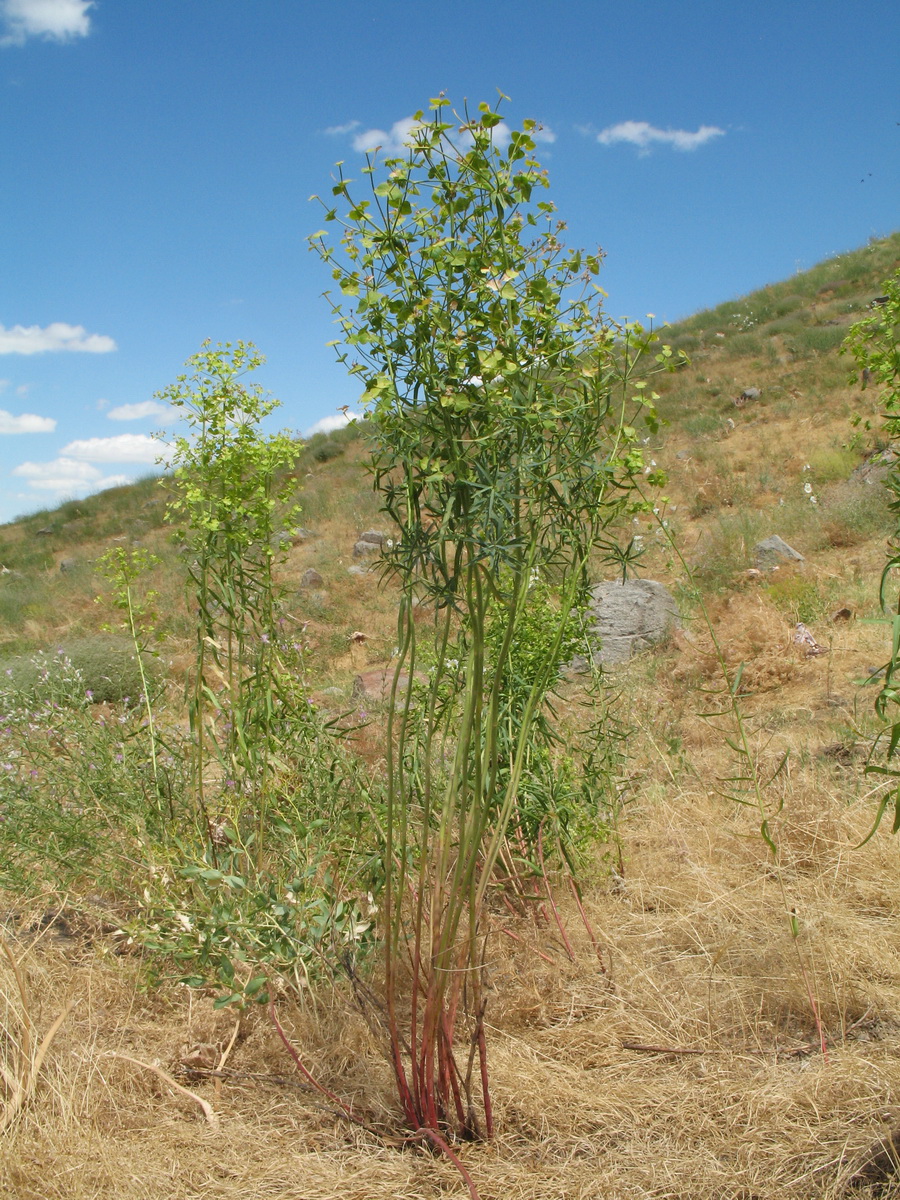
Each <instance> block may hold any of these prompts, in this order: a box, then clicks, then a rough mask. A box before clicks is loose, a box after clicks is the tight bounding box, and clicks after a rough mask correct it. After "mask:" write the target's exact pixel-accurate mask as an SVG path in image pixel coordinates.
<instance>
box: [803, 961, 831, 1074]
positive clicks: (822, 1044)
mask: <svg viewBox="0 0 900 1200" xmlns="http://www.w3.org/2000/svg"><path fill="white" fill-rule="evenodd" d="M800 972H801V974H802V975H803V982H804V983H805V984H806V995H807V999H808V1000H809V1006H810V1008H811V1009H812V1015H813V1020H814V1021H815V1023H816V1033H818V1035H819V1048H820V1049H821V1051H822V1058H823V1059H824V1060H825V1062H826V1064H827V1063H828V1042H827V1041H826V1039H825V1030H824V1028H823V1026H822V1018H821V1017H820V1016H819V1006H818V1004H817V1003H816V997H815V995H814V994H813V990H812V985H811V984H810V982H809V975H808V974H807V972H806V967H805V965H804V964H803V962H801V963H800Z"/></svg>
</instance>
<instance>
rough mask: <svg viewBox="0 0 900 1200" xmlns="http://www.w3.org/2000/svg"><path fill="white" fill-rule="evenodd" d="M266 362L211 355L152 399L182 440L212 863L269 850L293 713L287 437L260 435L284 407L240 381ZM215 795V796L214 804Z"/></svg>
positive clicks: (182, 515) (199, 357)
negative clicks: (285, 608) (276, 766)
mask: <svg viewBox="0 0 900 1200" xmlns="http://www.w3.org/2000/svg"><path fill="white" fill-rule="evenodd" d="M263 362H264V359H263V357H262V355H261V354H260V353H259V352H258V351H257V350H256V348H255V347H254V346H253V345H252V344H251V343H244V342H238V343H236V344H235V345H232V344H231V343H226V344H225V345H224V346H222V345H219V346H216V347H212V346H211V345H210V343H209V342H208V341H207V342H204V344H203V348H202V349H201V351H200V353H199V354H195V355H194V356H193V357H192V358H191V359H189V360H188V364H187V365H188V366H189V367H191V368H193V374H192V375H190V376H187V375H180V376H179V377H178V380H177V381H176V382H175V383H174V384H172V385H171V386H170V387H168V388H166V389H165V390H164V391H162V392H160V393H158V397H159V399H161V400H163V401H165V402H166V403H167V404H169V405H171V406H172V407H173V408H174V409H175V411H176V412H177V413H178V415H179V417H180V418H181V420H182V422H183V423H184V424H185V425H186V426H187V430H188V432H187V433H185V434H182V435H180V436H178V437H176V438H175V440H174V451H173V454H172V461H171V465H172V466H173V467H174V477H175V482H176V486H177V489H178V491H177V495H176V498H175V499H174V500H173V502H172V503H171V505H170V506H169V510H168V514H167V515H168V517H169V519H171V520H174V521H176V522H178V523H180V524H181V525H182V532H181V536H182V539H183V544H184V547H185V554H184V557H185V562H186V564H187V573H188V580H189V584H190V589H191V592H192V603H193V606H195V611H196V614H197V621H196V642H195V662H194V669H193V671H192V673H191V678H190V684H189V712H190V721H191V729H192V732H193V736H194V739H195V749H196V755H195V794H196V796H197V802H198V805H199V808H200V812H201V814H202V818H203V822H204V824H205V826H206V829H207V832H208V835H209V842H210V852H211V856H212V859H213V861H214V862H216V861H217V859H218V857H219V848H220V847H222V848H226V849H227V848H228V847H229V846H230V845H235V844H240V845H241V846H242V847H243V848H244V849H249V847H250V846H251V845H253V846H255V850H254V854H255V856H256V857H257V860H258V861H261V856H262V855H263V852H264V835H265V816H266V804H267V782H268V775H269V771H270V767H271V765H272V754H273V750H274V746H275V742H276V740H277V739H276V733H277V730H278V728H279V726H280V725H281V724H283V722H284V721H285V720H286V719H288V718H289V717H290V715H291V709H292V706H293V701H294V698H295V697H294V693H293V691H292V687H291V682H290V678H291V677H290V674H289V672H288V670H287V669H286V667H285V665H284V663H283V656H282V647H281V641H282V639H281V637H280V626H279V620H280V617H281V616H282V614H281V610H280V591H279V586H278V584H277V581H276V578H275V568H276V566H277V564H278V562H279V561H280V560H281V559H283V557H284V546H285V539H284V538H283V537H279V535H280V534H284V532H285V531H286V528H287V526H288V524H289V523H291V522H292V521H293V520H294V519H295V516H296V512H297V510H296V509H295V508H293V507H291V506H290V504H289V500H290V496H291V492H292V488H293V480H292V479H291V477H290V475H289V473H288V469H289V468H290V467H291V466H292V465H293V463H294V462H295V460H296V458H297V454H298V449H299V448H298V445H297V443H296V441H295V440H294V439H293V438H292V437H290V436H289V435H288V434H287V433H276V434H271V435H266V434H264V433H263V432H262V431H261V429H260V425H261V422H263V421H264V420H265V419H266V418H267V417H269V416H270V415H271V414H272V413H273V412H274V411H275V409H276V408H277V407H278V406H279V402H278V401H277V400H275V399H274V398H272V397H270V396H268V395H266V394H265V393H264V392H263V390H262V388H261V387H260V386H259V385H258V384H251V385H247V384H246V383H244V382H243V378H244V376H245V375H247V374H248V373H249V372H252V371H254V370H256V369H257V368H258V367H259V366H261V365H262V363H263ZM211 793H212V794H211Z"/></svg>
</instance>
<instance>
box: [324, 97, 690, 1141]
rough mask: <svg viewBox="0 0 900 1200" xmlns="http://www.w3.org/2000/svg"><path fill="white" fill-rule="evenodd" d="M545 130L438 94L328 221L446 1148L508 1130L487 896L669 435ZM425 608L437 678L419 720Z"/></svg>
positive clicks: (426, 1086)
mask: <svg viewBox="0 0 900 1200" xmlns="http://www.w3.org/2000/svg"><path fill="white" fill-rule="evenodd" d="M534 132H535V125H534V122H525V125H524V127H523V129H521V130H513V131H511V132H510V131H508V130H507V129H506V126H505V125H504V124H503V123H502V122H501V117H500V115H499V113H497V112H494V111H492V110H491V109H490V108H489V107H488V106H487V105H481V106H480V107H479V110H478V113H477V115H470V114H469V113H468V112H466V113H465V114H464V115H463V117H462V118H461V119H454V117H453V115H452V114H450V113H449V112H448V110H447V101H446V100H445V99H444V98H439V99H438V100H435V101H433V102H432V105H431V116H430V117H428V118H426V117H424V116H423V115H422V114H419V115H418V116H417V118H416V123H415V125H414V126H413V129H412V131H411V133H410V145H409V150H408V153H407V154H406V156H405V157H402V158H393V159H388V160H386V161H385V162H384V163H383V164H382V163H379V162H378V161H377V159H376V158H370V159H369V160H368V161H367V165H366V167H365V168H364V169H363V174H364V175H365V176H367V177H368V180H369V185H370V190H369V193H368V195H367V196H365V197H360V198H355V197H354V195H353V194H352V193H351V181H350V180H347V179H345V178H344V176H343V173H342V172H339V175H338V178H337V181H336V183H335V185H334V188H333V194H334V197H335V198H336V200H335V207H328V206H326V220H327V221H328V222H338V221H339V222H340V224H341V225H342V227H343V235H342V238H341V244H340V246H339V247H334V246H332V245H330V244H329V243H328V241H327V238H326V233H325V232H324V231H322V232H320V233H318V234H315V235H314V236H313V238H312V244H313V246H314V248H315V249H317V250H318V252H319V253H320V254H321V256H322V257H323V258H324V260H325V261H326V262H327V263H328V264H329V266H330V267H331V270H332V275H333V278H334V280H335V282H336V283H337V284H338V286H339V288H340V291H341V294H342V297H341V299H339V300H336V301H334V302H333V307H334V310H335V312H336V313H337V315H338V320H339V323H340V326H341V329H342V333H343V338H342V343H340V350H339V355H340V358H341V360H342V361H343V362H345V363H346V364H347V365H348V367H349V369H350V371H351V372H352V373H353V374H354V375H356V376H358V377H359V378H360V379H361V380H362V381H363V383H364V385H365V400H367V401H368V402H369V404H370V406H371V410H370V417H371V420H372V424H373V427H374V429H375V432H376V435H377V448H376V451H375V458H374V481H375V487H376V488H377V489H378V491H379V493H380V497H381V501H382V506H383V511H384V513H385V514H386V516H387V517H389V518H390V519H392V520H393V521H394V522H395V523H396V525H397V527H398V529H399V537H398V538H397V540H396V542H395V544H394V546H393V547H392V548H391V550H390V551H389V553H388V555H387V557H386V563H385V569H386V571H387V572H388V573H389V574H393V575H394V576H395V577H396V578H397V579H398V580H399V582H400V585H401V588H402V600H401V604H400V614H399V624H398V647H399V649H398V654H397V659H396V670H395V675H394V692H393V697H392V700H393V702H392V705H391V719H390V722H389V730H388V740H387V766H388V776H389V779H388V801H387V812H386V826H385V890H384V906H383V935H384V943H385V993H386V1005H385V1007H386V1014H387V1016H386V1022H387V1031H388V1036H389V1041H390V1047H391V1059H392V1063H393V1067H394V1072H395V1076H396V1081H397V1086H398V1091H399V1096H400V1099H401V1102H402V1106H403V1110H404V1115H405V1119H406V1122H407V1123H408V1124H409V1125H410V1126H411V1127H412V1128H413V1129H416V1130H429V1131H431V1132H432V1133H433V1134H435V1135H438V1134H439V1131H441V1130H443V1131H448V1130H449V1131H451V1132H453V1133H454V1134H455V1135H457V1136H461V1137H474V1136H476V1135H477V1134H479V1133H481V1132H486V1133H487V1134H488V1135H489V1134H490V1133H491V1132H492V1124H493V1123H492V1116H491V1105H490V1093H489V1086H488V1071H487V1058H486V1045H485V1035H484V1028H485V1026H484V1011H485V1004H486V995H485V990H484V964H485V957H484V955H485V940H486V933H487V930H486V925H485V898H486V894H487V890H488V888H489V885H490V881H491V878H492V874H493V871H494V867H495V865H496V862H497V859H498V856H499V854H500V853H501V849H502V847H503V844H504V839H505V836H506V832H507V828H508V826H509V823H510V821H511V819H512V817H513V814H514V813H515V811H516V806H517V802H518V796H519V789H520V781H521V779H522V774H523V770H524V765H525V762H526V755H527V753H528V749H529V744H530V741H531V737H532V733H533V731H534V729H535V725H536V722H537V720H538V717H539V714H540V712H541V708H542V704H543V701H544V698H545V697H546V695H547V693H548V691H549V689H550V687H551V685H552V682H553V679H554V677H555V673H556V669H557V665H558V661H559V651H560V647H561V646H562V644H563V641H564V639H565V637H566V630H567V622H568V616H569V614H570V612H571V610H572V608H573V606H574V605H575V604H576V603H577V602H578V600H579V599H580V598H581V597H582V595H583V593H584V589H585V587H586V585H587V582H588V564H589V560H590V558H591V555H592V554H593V553H594V551H595V549H596V548H597V547H600V548H601V550H602V551H603V552H605V553H606V554H607V556H610V557H615V556H618V557H619V558H621V552H620V551H619V548H618V543H617V540H616V536H615V532H614V526H615V522H616V519H617V518H618V517H619V516H620V514H621V513H622V511H623V509H624V508H625V507H626V506H627V504H628V503H629V499H630V495H631V481H632V477H633V475H634V474H635V473H636V472H638V471H639V470H641V469H642V467H643V460H642V456H641V452H640V448H639V445H638V435H637V432H636V430H635V428H634V426H633V424H631V418H632V414H633V413H635V412H638V413H641V414H642V415H643V418H644V419H645V420H646V421H647V422H648V423H649V424H651V426H652V424H653V421H654V412H653V406H652V401H651V399H650V398H649V397H648V396H647V394H646V390H645V387H644V384H643V383H640V382H634V380H633V377H634V372H635V369H636V363H637V361H638V359H639V358H640V357H641V356H642V355H643V354H644V353H645V352H646V351H647V350H648V349H649V348H650V346H651V344H652V343H653V342H655V340H656V338H655V335H653V334H652V333H648V332H645V331H644V330H643V329H642V328H641V327H640V326H638V325H630V326H626V327H622V328H620V327H616V326H614V325H612V324H611V323H610V322H609V321H607V320H606V319H604V318H603V316H602V314H601V300H602V295H603V293H602V292H601V291H600V289H599V288H598V287H597V286H596V284H594V282H593V281H594V278H595V276H596V275H597V272H598V271H599V268H600V260H601V255H600V253H599V252H598V253H596V254H583V253H581V252H580V251H568V250H566V249H565V248H564V246H563V245H562V243H561V241H560V233H561V230H562V224H561V223H560V222H558V221H557V220H556V218H555V216H554V208H553V205H552V204H550V203H549V202H548V201H546V200H542V199H538V197H539V196H540V192H541V190H542V189H544V188H546V187H547V178H546V175H545V173H544V172H543V171H542V170H541V168H540V166H539V164H538V163H537V162H536V160H535V159H534V157H533V153H534V149H535V142H534V138H533V134H534ZM339 212H340V215H339ZM667 353H668V352H667V351H663V352H662V353H661V354H660V355H659V358H660V360H661V362H664V361H665V360H666V357H667ZM538 577H539V578H541V579H543V580H546V581H548V582H549V583H551V584H552V585H553V588H554V590H555V594H556V604H555V617H554V625H553V632H552V636H550V637H548V638H546V639H545V641H544V644H543V648H542V653H541V655H540V662H538V663H532V664H531V669H530V678H529V681H528V684H527V687H526V688H525V689H524V691H523V692H522V693H521V695H518V696H517V698H516V700H515V702H514V703H511V701H510V699H509V684H510V679H511V674H510V668H511V664H512V661H513V660H512V648H513V647H514V646H515V645H516V644H517V639H516V635H517V630H518V629H519V628H520V627H521V625H522V622H523V621H524V619H525V616H524V614H525V613H526V612H527V599H528V594H529V589H530V587H531V586H532V584H533V582H534V580H535V579H536V578H538ZM423 598H424V599H427V600H429V601H431V602H433V604H434V607H435V612H436V627H435V637H436V643H437V654H436V663H437V665H436V668H435V670H434V671H433V673H432V674H431V676H430V684H429V687H428V689H427V694H426V696H425V698H424V700H422V701H421V705H422V709H421V711H420V712H418V713H414V711H413V704H414V684H413V680H414V672H415V668H416V665H417V662H418V661H419V656H420V644H419V642H420V633H419V631H418V628H417V625H416V623H415V621H414V620H413V610H414V606H415V602H416V601H420V600H422V599H423ZM498 623H499V627H500V630H501V632H499V633H498V632H497V628H498ZM489 626H490V628H491V630H492V632H491V635H490V638H489V637H488V630H489ZM489 642H490V653H488V643H489ZM451 645H453V646H456V647H459V656H458V657H459V662H458V663H454V662H453V659H454V658H456V657H457V655H456V653H454V654H453V655H451V654H449V653H448V650H449V648H450V647H451ZM448 691H449V694H450V699H449V700H448ZM501 714H502V715H503V716H504V717H505V718H506V723H505V724H503V722H501ZM501 725H502V726H503V737H502V738H501V736H500V734H501ZM404 1002H407V1003H408V1006H409V1009H408V1012H409V1015H408V1019H406V1020H404V1019H403V1018H402V1017H401V1009H402V1005H403V1004H404ZM479 1092H480V1097H481V1104H480V1109H481V1112H480V1113H479V1112H478V1105H477V1103H476V1099H475V1095H476V1093H479Z"/></svg>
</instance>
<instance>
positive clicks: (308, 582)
mask: <svg viewBox="0 0 900 1200" xmlns="http://www.w3.org/2000/svg"><path fill="white" fill-rule="evenodd" d="M324 583H325V580H324V579H323V578H322V576H321V575H320V574H319V572H318V571H317V570H316V568H315V567H307V569H306V570H305V571H304V572H303V574H302V575H301V576H300V586H301V587H302V588H318V587H322V586H324Z"/></svg>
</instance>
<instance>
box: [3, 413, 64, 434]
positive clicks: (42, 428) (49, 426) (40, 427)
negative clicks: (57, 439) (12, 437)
mask: <svg viewBox="0 0 900 1200" xmlns="http://www.w3.org/2000/svg"><path fill="white" fill-rule="evenodd" d="M55 428H56V422H55V421H54V420H53V418H52V417H38V416H35V414H34V413H22V415H21V416H18V417H14V416H13V414H12V413H8V412H6V410H5V409H2V408H0V434H3V433H52V432H53V431H54V429H55Z"/></svg>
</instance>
